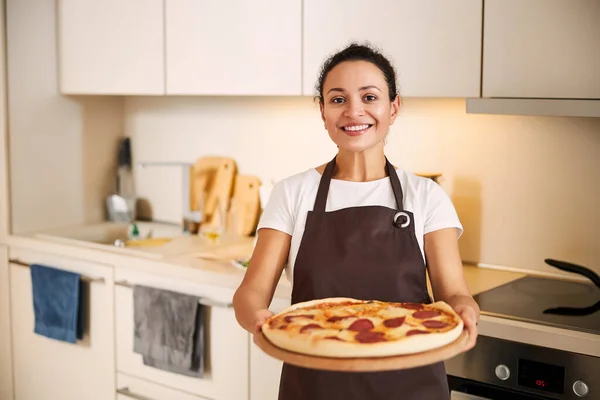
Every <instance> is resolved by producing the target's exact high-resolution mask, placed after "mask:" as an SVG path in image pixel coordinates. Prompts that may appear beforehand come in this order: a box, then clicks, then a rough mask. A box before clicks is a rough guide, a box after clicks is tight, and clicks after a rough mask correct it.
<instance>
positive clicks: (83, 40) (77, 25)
mask: <svg viewBox="0 0 600 400" xmlns="http://www.w3.org/2000/svg"><path fill="white" fill-rule="evenodd" d="M163 16H164V12H163V0H127V1H119V0H102V1H98V0H58V27H59V29H58V36H59V49H58V52H59V67H60V68H59V71H60V90H61V92H62V93H65V94H131V95H156V94H163V93H164V91H165V70H164V50H163V49H164V27H163Z"/></svg>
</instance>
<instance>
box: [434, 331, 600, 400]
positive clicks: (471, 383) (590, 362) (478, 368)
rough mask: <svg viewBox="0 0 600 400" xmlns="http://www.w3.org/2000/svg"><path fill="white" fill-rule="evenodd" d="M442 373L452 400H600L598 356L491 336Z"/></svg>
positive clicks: (453, 360)
mask: <svg viewBox="0 0 600 400" xmlns="http://www.w3.org/2000/svg"><path fill="white" fill-rule="evenodd" d="M446 373H447V374H448V383H449V386H450V390H451V392H452V400H463V399H464V400H466V399H469V400H471V399H474V400H475V399H477V400H479V399H489V400H533V399H536V400H542V399H554V400H575V399H586V400H600V358H598V357H592V356H588V355H583V354H577V353H572V352H568V351H563V350H556V349H551V348H548V347H541V346H534V345H530V344H525V343H521V342H514V341H509V340H505V339H499V338H494V337H489V336H481V335H480V336H478V338H477V345H476V346H475V347H474V348H473V349H471V350H470V351H468V352H467V353H463V354H461V355H459V356H457V357H454V358H452V359H450V360H447V361H446Z"/></svg>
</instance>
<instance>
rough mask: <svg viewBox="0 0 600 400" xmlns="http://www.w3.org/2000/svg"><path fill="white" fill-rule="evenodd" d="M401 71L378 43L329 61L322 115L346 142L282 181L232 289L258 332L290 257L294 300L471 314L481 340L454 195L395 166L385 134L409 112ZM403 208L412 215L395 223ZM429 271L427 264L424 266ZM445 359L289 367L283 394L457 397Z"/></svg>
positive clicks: (248, 325) (300, 398) (243, 316)
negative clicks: (394, 365) (444, 306)
mask: <svg viewBox="0 0 600 400" xmlns="http://www.w3.org/2000/svg"><path fill="white" fill-rule="evenodd" d="M395 79H396V76H395V72H394V69H393V67H392V66H391V65H390V63H389V61H388V60H387V59H386V58H385V57H384V56H382V55H381V54H380V53H378V52H377V51H375V50H373V49H371V48H370V47H368V46H361V45H356V44H353V45H350V46H349V47H347V48H346V49H344V50H342V51H341V52H339V53H337V54H335V55H333V56H332V57H331V58H329V59H328V60H327V61H326V62H325V64H324V65H323V67H322V72H321V75H320V79H319V82H318V100H319V104H320V110H321V116H322V119H323V122H324V124H325V128H326V129H327V131H328V132H329V136H330V138H331V140H333V142H334V143H335V144H336V145H337V146H338V149H339V150H338V152H337V155H336V156H335V158H334V159H333V160H331V161H330V162H329V163H327V164H324V165H321V166H320V167H317V168H311V169H309V170H307V171H304V172H302V173H299V174H296V175H294V176H291V177H289V178H286V179H284V180H282V181H280V182H279V183H277V184H276V185H275V187H274V188H273V190H272V193H271V196H270V199H269V202H268V204H267V205H266V206H265V209H264V212H263V215H262V216H261V220H260V223H259V227H258V239H257V243H256V247H255V249H254V254H253V255H252V258H251V261H250V264H249V266H248V270H247V272H246V275H245V277H244V280H243V282H242V283H241V285H240V287H239V288H238V290H237V291H236V294H235V296H234V307H235V312H236V317H237V319H238V321H239V323H240V325H241V326H243V327H244V328H245V329H246V330H248V331H249V332H251V333H254V332H256V331H257V330H258V329H260V326H261V325H262V323H263V322H264V321H265V320H266V319H267V318H268V317H269V316H271V315H272V312H271V311H269V310H268V306H269V304H270V303H271V300H272V297H273V293H274V290H275V286H276V284H277V282H278V280H279V278H280V276H281V273H282V271H283V268H284V267H285V265H286V263H287V267H285V268H286V273H287V276H288V279H289V280H290V282H291V283H292V303H298V302H302V301H308V300H312V299H317V298H324V297H338V296H340V297H353V298H359V299H377V300H382V301H396V302H422V303H430V302H431V301H432V300H431V299H430V297H429V294H428V291H427V283H426V269H427V270H428V272H429V277H430V280H431V286H432V291H433V294H434V297H435V299H436V300H443V301H445V302H447V303H448V304H450V306H452V307H453V309H454V310H455V311H456V312H457V313H458V314H459V315H460V316H461V317H462V318H463V320H464V324H465V327H466V329H467V330H468V333H469V342H468V344H467V347H468V348H469V349H470V348H471V347H473V346H474V344H475V340H476V336H477V328H476V324H477V320H478V318H479V308H478V306H477V304H476V303H475V301H474V300H473V298H472V297H471V296H470V294H469V291H468V289H467V286H466V283H465V279H464V276H463V270H462V263H461V259H460V256H459V251H458V245H457V239H458V237H459V236H460V235H461V233H462V226H461V224H460V222H459V220H458V217H457V215H456V212H455V210H454V207H453V205H452V203H451V201H450V199H449V197H448V196H447V195H446V194H445V192H443V190H442V189H441V188H440V187H439V186H438V185H437V184H436V183H435V182H433V181H431V180H429V179H425V178H421V177H417V176H415V175H413V174H411V173H408V172H406V171H402V170H400V169H396V168H395V167H393V166H392V164H390V163H389V162H388V160H387V158H386V156H385V155H384V143H385V137H386V135H387V133H388V129H389V126H390V125H392V124H393V123H394V120H395V119H396V116H397V115H398V110H399V108H400V99H399V96H398V94H397V91H396V83H395ZM398 211H404V213H402V216H401V217H400V218H396V219H394V218H395V217H394V216H395V215H396V214H397V213H398ZM426 266H427V267H426ZM449 397H450V396H449V390H448V386H447V380H446V374H445V370H444V364H443V363H437V364H434V365H430V366H425V367H419V368H414V369H410V370H399V371H389V372H371V373H354V372H352V373H350V372H331V371H321V370H312V369H305V368H299V367H296V366H292V365H288V364H284V366H283V370H282V375H281V382H280V392H279V399H280V400H308V399H310V400H320V399H327V400H331V399H344V400H350V399H357V400H358V399H361V400H364V399H369V400H376V399H386V400H389V399H404V400H446V399H449Z"/></svg>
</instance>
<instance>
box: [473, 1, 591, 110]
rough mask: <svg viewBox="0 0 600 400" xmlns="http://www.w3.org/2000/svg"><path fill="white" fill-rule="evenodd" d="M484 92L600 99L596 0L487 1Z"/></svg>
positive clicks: (507, 95) (504, 95)
mask: <svg viewBox="0 0 600 400" xmlns="http://www.w3.org/2000/svg"><path fill="white" fill-rule="evenodd" d="M483 37H484V39H483V43H484V51H483V91H482V93H483V96H484V97H521V98H523V97H527V98H555V99H600V1H598V0H577V1H573V0H528V1H522V0H486V2H485V18H484V35H483Z"/></svg>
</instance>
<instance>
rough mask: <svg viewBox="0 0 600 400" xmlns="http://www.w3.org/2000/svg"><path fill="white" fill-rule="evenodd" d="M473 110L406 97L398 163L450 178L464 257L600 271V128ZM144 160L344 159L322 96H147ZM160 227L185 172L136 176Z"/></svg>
mask: <svg viewBox="0 0 600 400" xmlns="http://www.w3.org/2000/svg"><path fill="white" fill-rule="evenodd" d="M464 110H465V102H464V100H446V99H440V100H417V99H405V100H404V108H403V110H402V112H401V115H400V118H399V119H398V120H397V122H396V124H395V125H394V126H393V127H392V130H391V133H390V136H389V141H388V145H387V154H388V157H389V158H390V160H391V161H392V162H394V163H395V164H397V165H400V166H401V167H403V168H406V169H408V170H411V171H415V172H428V171H440V172H442V173H443V174H444V175H443V178H442V182H441V184H442V186H443V187H444V189H445V190H446V191H447V192H448V193H449V194H450V195H451V197H452V199H453V201H454V203H455V206H456V208H457V211H458V213H459V215H460V218H461V220H462V222H463V224H464V226H465V234H464V235H463V237H462V239H461V240H460V244H461V251H462V255H463V259H465V260H468V261H476V262H482V263H488V264H498V265H504V266H509V267H518V268H529V269H538V270H549V269H547V268H546V267H545V264H544V261H543V260H544V259H545V258H558V259H564V260H567V261H571V262H575V263H580V264H583V265H586V266H588V267H591V268H592V269H594V270H596V271H598V272H600V261H599V260H600V246H599V245H598V243H599V242H598V230H597V229H598V226H600V208H599V207H598V206H597V205H598V204H600V189H599V185H598V182H600V119H577V118H550V117H523V116H519V117H513V116H494V115H469V114H466V113H465V111H464ZM125 133H126V135H128V136H131V137H132V141H133V148H134V158H135V160H136V161H186V162H192V161H194V160H195V159H196V158H197V157H199V156H203V155H223V156H231V157H233V158H235V159H236V161H237V162H238V165H239V168H240V172H241V173H244V174H253V175H258V176H259V177H261V178H262V179H263V180H266V181H268V180H271V179H274V180H279V179H281V178H284V177H286V176H289V175H291V174H294V173H297V172H299V171H302V170H304V169H306V168H311V167H313V166H316V165H318V164H321V163H324V162H326V161H329V160H330V159H331V157H333V155H334V153H335V147H334V146H333V145H332V143H331V142H330V139H329V137H328V136H327V133H326V132H325V130H324V128H323V124H322V122H321V120H320V115H319V111H318V107H317V105H316V104H314V103H313V101H312V99H311V98H259V97H247V98H225V97H207V98H201V97H169V98H166V97H162V98H150V97H137V98H127V99H126V101H125ZM135 178H136V185H137V188H136V189H137V193H138V195H139V196H140V197H143V198H145V199H147V200H148V201H149V202H150V203H151V206H152V208H153V216H154V217H155V218H156V219H161V220H172V221H174V222H178V221H179V218H180V217H179V216H180V212H181V207H180V204H181V197H180V191H181V183H180V182H181V179H180V173H179V170H178V169H177V168H162V169H161V168H146V169H139V168H137V169H136V171H135Z"/></svg>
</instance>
